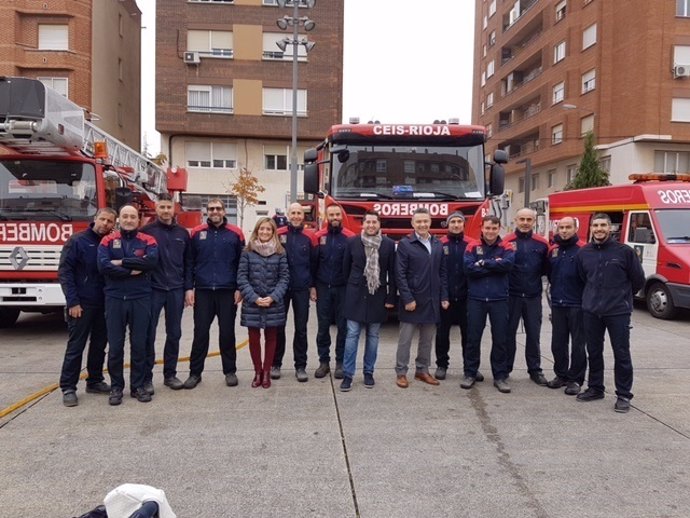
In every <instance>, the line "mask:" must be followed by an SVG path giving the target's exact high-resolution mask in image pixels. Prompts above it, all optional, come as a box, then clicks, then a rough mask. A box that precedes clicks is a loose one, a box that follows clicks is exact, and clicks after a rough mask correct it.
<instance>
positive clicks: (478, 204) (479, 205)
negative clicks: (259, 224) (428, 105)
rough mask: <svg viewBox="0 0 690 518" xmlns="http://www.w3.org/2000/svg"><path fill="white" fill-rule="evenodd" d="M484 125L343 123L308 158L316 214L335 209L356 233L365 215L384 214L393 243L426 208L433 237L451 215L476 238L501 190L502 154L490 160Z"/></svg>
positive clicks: (307, 186)
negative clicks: (456, 214)
mask: <svg viewBox="0 0 690 518" xmlns="http://www.w3.org/2000/svg"><path fill="white" fill-rule="evenodd" d="M486 138H487V134H486V130H485V128H483V127H481V126H462V125H459V124H437V123H435V124H340V125H336V126H332V127H331V129H330V131H329V132H328V135H327V137H326V139H325V140H324V141H323V142H322V143H321V144H320V145H319V146H318V147H316V148H312V149H308V150H306V151H305V154H304V164H305V166H304V192H306V193H313V194H316V195H318V198H319V203H320V207H319V214H324V213H325V211H324V207H325V206H328V205H330V204H337V205H339V206H340V207H341V208H342V211H343V222H344V223H343V224H344V226H345V227H347V228H349V229H350V230H352V231H354V232H356V233H358V232H359V231H360V230H361V228H362V220H363V217H364V213H365V212H366V211H367V210H371V209H373V210H376V211H377V212H378V213H379V214H380V215H381V228H382V231H383V232H384V233H385V234H387V235H388V236H389V237H391V238H393V239H396V240H398V239H400V238H401V237H403V236H405V235H407V234H409V233H410V232H412V227H411V225H410V219H411V217H412V214H413V213H414V211H415V209H417V208H418V207H426V208H427V209H429V213H430V215H431V219H432V225H431V232H432V233H434V234H440V233H443V232H445V227H446V219H447V218H448V216H449V215H450V214H452V213H453V212H456V211H458V212H462V213H463V215H464V216H465V218H466V224H465V232H466V234H467V235H468V236H471V237H475V238H478V237H479V232H480V226H481V218H482V217H483V216H485V215H487V214H490V213H492V212H493V211H492V203H491V197H492V196H497V195H500V194H502V193H503V184H504V176H505V173H504V170H503V166H502V165H501V164H504V163H506V162H507V160H508V157H507V154H506V153H505V151H502V150H498V151H496V154H495V155H494V160H493V163H487V162H486V161H485V155H484V143H485V141H486Z"/></svg>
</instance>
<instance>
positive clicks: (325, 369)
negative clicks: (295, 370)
mask: <svg viewBox="0 0 690 518" xmlns="http://www.w3.org/2000/svg"><path fill="white" fill-rule="evenodd" d="M329 372H331V366H330V365H329V364H328V362H321V364H320V365H319V368H318V369H316V371H315V372H314V377H315V378H319V379H321V378H325V377H326V374H328V373H329Z"/></svg>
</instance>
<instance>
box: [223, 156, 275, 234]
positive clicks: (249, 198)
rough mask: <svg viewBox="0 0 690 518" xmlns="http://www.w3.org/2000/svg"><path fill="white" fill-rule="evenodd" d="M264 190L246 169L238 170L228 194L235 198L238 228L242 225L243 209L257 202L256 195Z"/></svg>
mask: <svg viewBox="0 0 690 518" xmlns="http://www.w3.org/2000/svg"><path fill="white" fill-rule="evenodd" d="M265 190H266V188H265V187H264V186H263V185H261V184H260V183H259V179H258V178H257V177H256V176H254V175H253V174H252V172H251V171H250V170H249V169H247V168H246V167H242V168H240V173H239V175H237V176H236V177H235V178H234V181H233V182H232V183H231V184H230V189H229V192H230V193H231V194H234V195H235V197H236V198H237V215H238V216H239V226H240V228H241V227H242V226H243V225H244V209H246V208H247V207H248V206H252V205H256V204H257V203H258V202H259V198H258V194H259V193H262V192H264V191H265Z"/></svg>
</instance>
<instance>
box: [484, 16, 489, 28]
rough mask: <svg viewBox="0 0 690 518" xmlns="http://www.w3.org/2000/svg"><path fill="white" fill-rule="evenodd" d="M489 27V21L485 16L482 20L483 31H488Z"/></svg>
mask: <svg viewBox="0 0 690 518" xmlns="http://www.w3.org/2000/svg"><path fill="white" fill-rule="evenodd" d="M488 25H489V19H488V18H487V17H486V16H484V18H483V19H482V29H486V27H487V26H488Z"/></svg>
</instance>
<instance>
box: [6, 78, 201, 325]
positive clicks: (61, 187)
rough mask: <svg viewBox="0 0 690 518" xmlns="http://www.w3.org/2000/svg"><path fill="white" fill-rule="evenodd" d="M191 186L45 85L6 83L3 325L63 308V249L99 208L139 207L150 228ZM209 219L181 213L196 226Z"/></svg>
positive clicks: (176, 172)
mask: <svg viewBox="0 0 690 518" xmlns="http://www.w3.org/2000/svg"><path fill="white" fill-rule="evenodd" d="M186 184H187V172H186V171H185V170H184V169H177V170H176V169H168V170H167V171H166V170H164V169H162V168H160V167H159V166H158V165H156V164H155V163H153V162H151V161H150V160H149V159H147V158H146V157H144V156H143V155H141V154H139V153H137V152H136V151H134V150H133V149H131V148H129V147H127V146H126V145H124V144H123V143H121V142H119V141H117V140H116V139H114V138H113V137H111V136H110V135H108V134H106V133H105V132H103V131H102V130H100V129H99V128H97V127H96V126H95V125H93V124H91V123H90V122H89V121H87V120H85V117H84V110H83V109H82V108H81V107H79V106H78V105H76V104H74V103H73V102H71V101H70V100H68V99H66V98H65V97H63V96H62V95H60V94H59V93H57V92H56V91H54V90H52V89H50V88H47V87H45V86H44V85H43V84H42V83H41V82H40V81H37V80H35V79H27V78H15V77H0V327H8V326H12V325H13V324H14V323H15V322H16V320H17V318H18V316H19V313H20V311H27V312H40V313H47V312H51V311H56V310H59V309H60V308H62V307H63V306H64V304H65V299H64V296H63V294H62V290H61V288H60V285H59V284H58V281H57V268H58V263H59V260H60V252H61V250H62V246H63V244H64V243H65V241H66V240H67V239H68V238H69V237H70V236H71V235H72V234H73V233H74V232H78V231H80V230H83V229H85V228H86V227H87V226H88V224H89V223H90V222H91V221H93V218H94V216H95V214H96V211H97V210H98V209H99V208H102V207H112V208H114V209H116V210H117V209H118V208H119V207H121V206H122V205H124V204H127V203H130V204H134V205H135V206H138V207H139V209H140V211H141V215H142V219H143V220H144V221H146V220H147V219H150V218H151V217H154V216H155V212H154V205H155V202H156V200H157V199H158V196H159V195H160V194H161V193H164V192H170V193H171V194H175V193H177V192H182V191H184V190H186ZM200 218H201V214H200V213H199V212H178V222H179V223H180V224H182V225H183V226H185V227H188V228H189V227H192V226H194V225H196V224H198V223H199V222H200Z"/></svg>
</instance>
